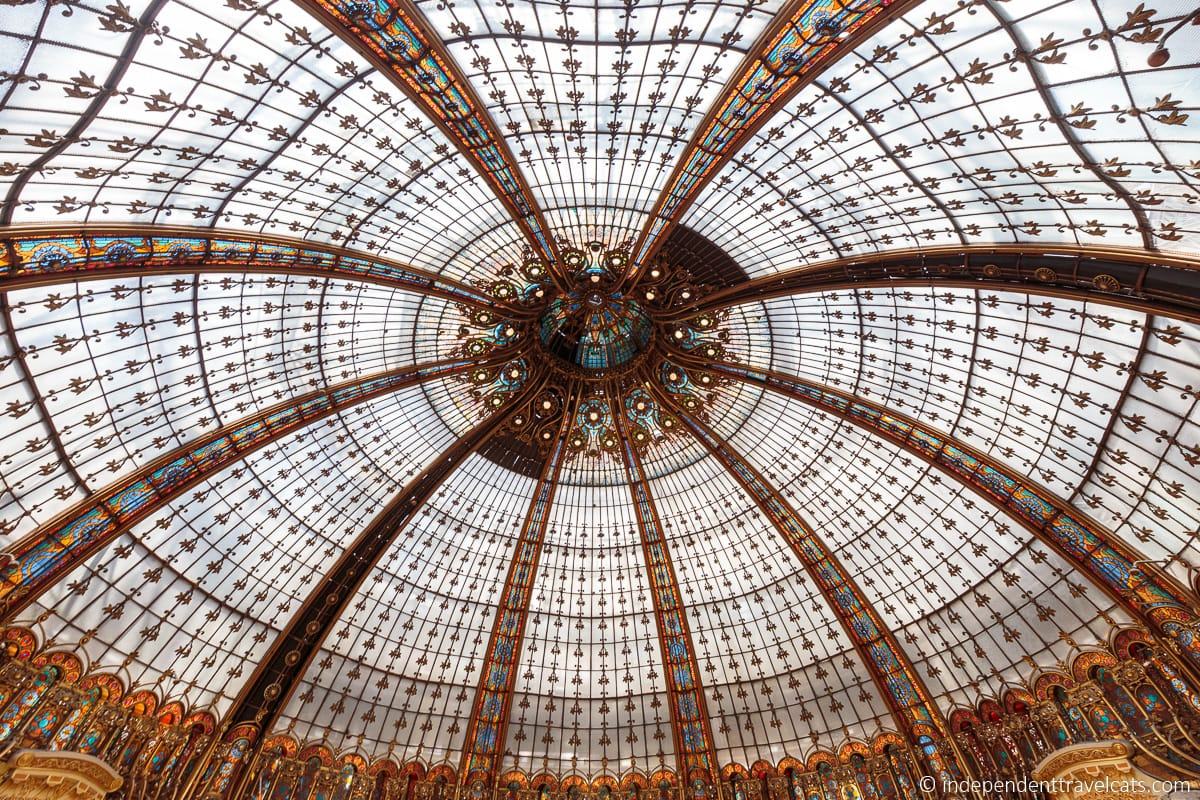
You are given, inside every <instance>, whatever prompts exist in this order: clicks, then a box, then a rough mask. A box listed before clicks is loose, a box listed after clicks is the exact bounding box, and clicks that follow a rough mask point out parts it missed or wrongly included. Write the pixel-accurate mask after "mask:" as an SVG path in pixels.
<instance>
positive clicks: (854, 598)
mask: <svg viewBox="0 0 1200 800" xmlns="http://www.w3.org/2000/svg"><path fill="white" fill-rule="evenodd" d="M646 385H647V386H648V387H649V389H650V392H651V394H652V395H654V397H655V399H656V401H657V402H659V403H661V404H662V406H663V408H664V409H666V410H668V412H669V413H670V414H671V415H672V416H674V417H676V418H677V419H678V420H679V421H680V422H681V423H682V424H683V426H684V427H685V428H687V429H688V430H689V431H690V432H691V434H692V435H693V436H694V437H695V438H696V439H697V440H698V441H699V442H700V443H701V444H702V445H703V446H704V447H705V449H707V450H708V452H709V453H711V454H712V456H713V457H714V458H715V459H716V460H717V461H718V463H720V464H721V466H723V467H724V468H725V469H726V470H727V471H728V472H729V474H730V475H732V476H733V478H734V479H735V480H736V481H737V482H738V484H739V485H740V486H741V487H742V488H743V489H744V490H745V491H746V493H747V494H748V495H750V498H751V499H752V500H754V502H755V504H756V505H757V506H758V507H759V509H761V511H762V513H763V515H764V516H765V517H766V518H767V519H768V520H770V522H771V524H772V525H774V526H775V528H776V530H777V531H778V532H779V535H780V536H781V537H783V540H784V541H785V542H786V543H787V544H788V546H789V547H790V548H791V549H792V552H793V553H795V554H796V558H797V560H799V561H800V563H801V564H802V565H803V566H804V569H805V571H806V572H807V573H808V575H809V577H810V578H811V579H812V581H813V583H815V584H816V586H817V590H818V591H820V593H821V596H822V597H823V598H824V599H825V604H826V605H827V606H829V609H830V610H831V611H832V612H833V613H834V615H835V616H836V617H837V618H838V621H839V622H840V623H841V624H842V628H843V630H844V631H845V632H846V636H847V638H849V640H850V642H851V643H852V644H853V645H854V649H855V650H856V651H858V656H859V658H860V660H861V661H862V662H863V664H864V665H865V666H866V667H867V669H868V670H870V672H871V677H872V679H873V680H874V682H875V689H876V691H877V692H879V693H880V694H881V695H882V696H883V700H884V702H885V703H887V706H888V709H889V711H890V712H891V715H892V720H893V722H894V724H895V725H896V729H897V730H898V731H901V732H902V733H903V734H904V735H905V736H906V738H907V740H908V742H909V744H910V746H911V747H912V748H913V750H914V751H915V752H916V753H918V754H920V757H921V759H922V761H923V763H924V765H925V767H926V769H928V770H929V774H930V775H933V776H935V777H937V778H938V779H940V780H941V782H942V783H943V784H945V783H946V782H947V781H950V780H959V779H961V778H962V777H963V775H965V774H967V773H966V772H965V770H964V768H963V765H962V764H961V763H960V762H959V761H958V759H957V758H956V755H955V752H954V749H953V748H954V743H953V740H952V737H951V735H950V729H949V727H948V726H947V725H946V719H945V717H944V716H943V715H942V713H941V712H940V710H939V709H938V707H937V704H936V703H934V701H933V698H932V696H931V695H930V693H929V689H928V688H926V686H925V684H924V682H922V681H921V678H920V677H919V676H918V675H917V671H916V669H915V668H914V667H913V664H912V662H911V661H909V659H908V656H907V655H906V654H905V653H904V650H903V648H902V647H901V646H900V643H899V642H897V641H896V637H895V636H893V635H892V632H891V631H890V630H889V629H888V626H887V625H886V624H885V623H884V621H883V619H882V618H881V617H880V616H879V614H878V612H876V611H875V608H874V607H873V606H872V605H871V603H870V601H869V600H867V597H866V595H864V594H863V592H862V589H860V588H859V587H858V584H857V583H855V581H854V578H853V577H851V575H850V573H849V572H848V571H847V570H846V568H845V567H843V566H842V564H841V562H840V561H838V559H837V556H835V555H834V554H833V551H832V550H830V549H829V547H828V546H827V545H826V544H825V542H824V541H823V540H822V539H821V537H820V536H818V535H817V533H816V532H815V531H814V530H813V528H812V526H811V525H809V524H808V522H806V521H805V520H804V518H803V517H801V516H800V514H799V513H797V511H796V510H795V509H794V508H793V507H792V505H791V503H789V502H788V501H787V499H786V498H785V497H784V496H783V493H782V492H780V491H778V490H777V489H776V488H775V487H774V486H772V485H771V483H770V482H769V481H768V480H767V479H766V478H765V477H763V475H762V473H761V472H759V471H758V470H756V469H755V468H754V467H752V466H751V465H750V464H749V462H747V461H746V459H744V458H743V457H742V456H741V455H740V454H738V452H737V451H736V450H734V449H733V447H732V446H730V444H729V443H728V442H726V441H725V440H724V439H723V438H722V437H720V436H718V435H717V434H716V433H714V432H713V430H712V429H711V428H709V427H708V426H707V425H705V424H704V423H703V422H702V421H700V420H699V419H698V418H696V417H695V416H694V415H692V414H690V413H688V412H687V411H686V410H685V409H684V408H683V406H682V405H681V404H679V403H677V402H675V400H674V398H672V397H671V396H670V395H669V394H668V393H666V392H663V391H661V390H660V389H659V388H658V383H657V382H656V381H654V380H648V381H646ZM922 736H927V737H929V738H930V740H932V744H930V743H928V742H925V741H924V740H922V738H921V737H922Z"/></svg>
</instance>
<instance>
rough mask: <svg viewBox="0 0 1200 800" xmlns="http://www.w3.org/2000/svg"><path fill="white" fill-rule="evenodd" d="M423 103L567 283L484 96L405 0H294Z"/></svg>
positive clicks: (555, 249) (542, 220)
mask: <svg viewBox="0 0 1200 800" xmlns="http://www.w3.org/2000/svg"><path fill="white" fill-rule="evenodd" d="M297 3H298V4H299V5H300V6H301V7H303V8H305V9H306V10H308V11H309V12H310V13H311V14H312V15H313V16H315V17H316V18H317V19H319V20H321V21H322V22H323V23H324V24H326V25H328V26H329V28H330V29H331V30H333V31H334V32H336V33H338V34H339V35H340V36H341V37H342V38H343V39H345V40H346V41H347V42H348V43H349V44H350V45H351V46H352V47H354V48H355V49H356V50H357V51H358V52H359V53H360V54H361V55H362V56H363V57H364V58H366V59H367V60H368V61H370V62H371V63H372V64H374V65H375V66H376V67H377V68H378V69H379V70H381V71H382V72H383V74H385V75H387V76H389V77H390V78H391V79H392V81H393V83H395V84H396V86H398V87H399V88H400V90H401V91H403V92H404V94H405V95H407V96H408V98H409V99H410V100H412V101H413V102H414V103H416V104H417V105H418V106H419V107H421V108H422V109H424V111H425V112H426V114H427V115H428V116H429V118H430V120H432V121H433V123H434V124H435V125H437V126H438V128H439V129H441V131H442V132H443V133H445V134H446V136H447V137H449V139H450V141H451V142H453V143H454V145H455V146H456V147H458V149H459V151H460V152H462V154H463V156H464V157H465V158H466V159H467V160H468V161H469V162H470V163H471V164H472V165H473V166H474V167H475V168H476V169H477V170H478V171H479V173H480V174H481V175H482V176H483V177H484V179H485V180H486V181H487V182H488V184H489V185H491V187H492V189H493V190H494V191H495V192H496V196H497V197H498V198H499V199H500V201H501V203H503V204H504V206H505V208H507V209H508V211H509V213H510V214H512V216H513V221H514V222H516V223H517V226H518V227H519V228H520V229H521V231H522V233H524V234H525V238H526V239H527V240H528V241H529V244H530V246H531V247H532V249H533V252H534V253H535V254H536V255H537V256H538V257H539V258H543V259H545V260H546V262H547V265H548V266H549V268H550V274H551V276H552V277H553V278H554V280H555V282H556V283H558V285H559V288H565V286H566V281H565V280H564V278H563V273H562V262H561V260H560V258H559V254H558V247H557V245H556V244H555V242H554V239H553V237H552V235H551V233H550V228H549V226H548V225H547V224H546V221H545V218H544V217H543V215H542V210H541V209H540V208H539V207H538V204H537V201H536V200H535V199H534V196H533V191H532V190H531V189H530V188H529V184H528V182H526V180H525V178H524V176H522V174H521V170H520V168H519V167H518V166H517V161H516V159H515V158H514V157H513V154H512V151H511V150H509V148H508V144H507V142H505V140H504V137H503V136H502V135H501V134H500V131H499V130H498V129H497V128H496V125H495V123H494V122H493V120H492V118H491V116H489V115H488V113H487V110H486V108H485V107H484V104H483V102H482V101H481V100H480V99H479V97H478V95H476V93H475V90H474V89H473V88H472V87H471V83H470V81H468V80H467V78H466V76H465V75H463V73H462V71H461V70H460V69H459V68H458V65H457V64H456V63H455V62H454V59H453V58H451V56H450V53H449V51H448V50H447V49H446V46H445V44H444V43H443V42H442V41H441V39H440V38H439V37H438V36H437V34H435V33H434V32H433V29H432V26H430V25H429V23H428V22H426V21H425V19H424V17H423V16H422V15H421V12H420V11H419V10H418V9H417V7H416V6H415V5H414V4H413V3H412V2H410V0H388V2H378V3H371V4H369V7H368V4H364V3H360V2H355V0H297Z"/></svg>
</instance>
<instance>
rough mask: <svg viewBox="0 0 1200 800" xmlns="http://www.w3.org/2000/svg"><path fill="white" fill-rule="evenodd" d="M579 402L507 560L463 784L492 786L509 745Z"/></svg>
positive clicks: (571, 408) (572, 405)
mask: <svg viewBox="0 0 1200 800" xmlns="http://www.w3.org/2000/svg"><path fill="white" fill-rule="evenodd" d="M578 402H579V396H578V394H576V395H575V396H573V397H572V398H571V399H570V400H569V401H568V402H567V404H566V405H565V406H564V412H563V418H562V421H561V422H560V423H559V427H558V433H557V435H556V437H555V439H554V443H553V444H552V445H551V447H550V452H549V454H548V455H547V456H546V461H545V463H544V464H543V465H542V472H541V475H540V476H539V478H538V485H537V490H536V491H535V493H534V495H533V501H532V502H531V503H530V504H529V511H528V512H527V513H526V514H525V522H524V524H523V525H522V526H521V534H520V536H519V537H518V538H517V543H516V545H515V547H514V548H513V558H512V561H511V562H510V563H509V565H508V575H507V576H506V577H505V579H504V589H503V590H502V591H501V594H500V603H499V606H498V607H497V609H496V621H495V622H494V623H493V625H492V634H491V637H490V638H489V639H488V644H487V650H486V651H485V655H484V658H483V670H482V671H481V673H480V676H479V688H478V690H477V691H476V693H475V703H474V705H473V706H472V712H471V719H470V722H469V723H468V724H467V738H466V740H465V741H466V744H465V745H464V747H463V757H462V764H461V765H460V768H459V775H460V776H461V781H462V782H461V785H462V786H470V785H471V784H472V783H474V782H475V781H483V783H484V785H486V786H491V785H492V783H493V781H494V780H495V778H496V775H497V773H498V771H499V766H500V756H501V748H502V747H504V741H505V735H506V732H507V730H508V720H509V711H510V709H511V706H512V694H513V682H514V681H515V680H516V677H517V660H518V658H519V656H520V653H521V644H522V642H523V640H524V638H525V621H526V619H527V617H528V615H529V598H530V597H531V596H532V594H533V580H534V576H535V575H537V568H538V562H539V561H540V560H541V556H542V543H543V542H544V541H545V538H546V528H547V526H549V524H550V508H551V506H552V505H553V504H554V495H555V493H556V491H557V490H558V479H559V475H560V474H561V472H562V466H563V461H564V460H565V459H566V457H567V444H566V439H567V432H568V431H569V430H570V427H571V424H572V423H573V422H574V419H575V409H576V407H577V406H578Z"/></svg>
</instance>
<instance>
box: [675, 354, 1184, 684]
mask: <svg viewBox="0 0 1200 800" xmlns="http://www.w3.org/2000/svg"><path fill="white" fill-rule="evenodd" d="M685 359H686V356H684V357H683V358H682V359H681V360H685ZM704 368H705V369H707V370H709V371H712V372H714V373H716V374H718V375H721V376H725V377H729V378H733V379H736V380H739V381H743V382H745V383H749V384H752V385H756V386H762V387H764V388H767V389H770V390H772V391H775V392H779V393H781V394H784V395H787V396H788V397H793V398H795V399H797V400H800V401H801V402H803V403H806V404H808V405H811V406H813V407H815V408H818V409H820V410H821V411H824V412H826V413H829V414H832V415H834V416H836V417H838V418H840V419H844V420H846V421H848V422H852V423H854V424H856V425H858V426H860V427H862V428H865V429H866V430H868V431H870V432H872V433H874V434H876V435H878V436H880V437H881V438H883V439H885V440H886V441H888V442H891V443H892V444H895V445H898V446H900V447H902V448H904V449H905V450H906V451H908V452H910V453H912V454H913V455H915V456H917V457H919V458H921V459H922V460H924V461H926V462H928V463H930V464H931V465H933V466H935V467H937V468H938V469H939V470H941V471H942V472H944V473H946V474H948V475H950V476H951V477H953V478H954V479H955V480H958V481H960V482H962V483H963V484H964V485H966V486H968V487H970V488H971V489H973V490H975V491H977V492H979V493H980V494H982V495H983V496H984V497H986V498H988V499H989V500H991V501H992V502H994V503H995V504H996V505H997V506H998V507H999V508H1001V509H1003V510H1004V511H1005V512H1006V513H1007V514H1008V515H1009V516H1010V517H1011V518H1012V519H1013V520H1015V521H1016V522H1017V523H1019V524H1020V525H1021V526H1022V527H1024V528H1025V529H1026V530H1028V531H1029V532H1030V533H1031V534H1032V535H1033V536H1034V537H1035V538H1036V539H1038V540H1039V541H1041V542H1042V543H1044V544H1045V545H1046V546H1048V547H1050V548H1051V549H1053V550H1054V551H1055V552H1057V553H1058V554H1059V555H1060V556H1062V557H1063V558H1064V559H1065V560H1066V561H1067V563H1069V564H1071V565H1072V566H1074V567H1075V568H1076V569H1078V570H1079V571H1080V572H1082V573H1083V574H1085V575H1087V576H1088V577H1089V578H1090V579H1091V581H1092V582H1093V583H1094V584H1095V585H1096V586H1098V587H1099V588H1100V589H1102V590H1103V591H1104V592H1105V593H1107V594H1108V595H1109V596H1111V597H1112V598H1113V600H1115V601H1116V602H1117V603H1119V604H1120V605H1121V606H1123V607H1124V608H1125V609H1126V610H1127V611H1129V613H1130V614H1132V615H1133V617H1134V619H1136V620H1138V621H1139V622H1141V623H1142V624H1143V625H1145V626H1146V627H1147V628H1148V629H1149V630H1151V631H1153V632H1154V634H1155V635H1156V636H1157V637H1158V638H1159V639H1160V640H1161V641H1162V642H1163V644H1164V645H1166V647H1167V649H1168V650H1170V651H1171V652H1172V653H1174V654H1175V655H1176V656H1177V657H1178V658H1179V661H1180V663H1181V665H1182V666H1183V667H1184V668H1185V669H1186V670H1187V671H1188V673H1189V674H1191V675H1192V676H1196V675H1200V635H1198V632H1200V615H1197V613H1196V609H1197V607H1200V604H1198V603H1197V601H1196V598H1195V597H1193V596H1192V595H1191V593H1190V592H1188V590H1186V589H1184V588H1183V587H1181V586H1179V585H1178V584H1177V583H1176V582H1175V581H1174V580H1173V579H1172V578H1171V577H1170V576H1168V575H1167V574H1166V573H1164V572H1163V571H1162V570H1161V569H1159V568H1158V567H1157V566H1155V565H1154V564H1152V563H1150V562H1149V561H1147V559H1146V558H1145V557H1144V556H1142V555H1141V554H1140V553H1138V552H1137V551H1136V550H1135V549H1134V548H1133V547H1131V546H1129V545H1127V544H1125V543H1124V542H1121V541H1120V540H1118V539H1117V537H1116V536H1115V535H1114V534H1113V533H1112V532H1111V531H1108V530H1106V529H1105V528H1104V527H1102V526H1101V525H1100V524H1099V523H1098V522H1096V521H1095V520H1092V519H1091V518H1090V517H1088V516H1087V515H1085V514H1083V513H1081V512H1080V511H1079V510H1078V509H1075V508H1073V507H1072V506H1071V505H1070V504H1069V503H1067V502H1066V501H1064V500H1063V499H1062V498H1060V497H1058V496H1057V495H1055V494H1054V493H1053V492H1051V491H1049V490H1048V489H1046V488H1044V487H1042V486H1039V485H1038V484H1036V483H1035V482H1034V481H1031V480H1029V479H1028V478H1026V477H1024V476H1021V475H1019V474H1017V473H1016V472H1014V471H1013V470H1011V469H1009V468H1007V467H1005V466H1004V465H1002V464H1000V463H998V462H997V461H995V460H994V459H992V458H990V457H989V456H987V455H986V454H984V453H982V452H980V451H978V450H976V449H975V448H973V447H970V446H969V445H967V444H965V443H963V442H961V441H958V440H957V439H955V438H954V437H953V436H948V435H947V434H945V433H942V432H940V431H937V430H935V429H934V428H932V427H930V426H928V425H926V424H924V423H922V422H920V421H919V420H916V419H913V418H911V417H908V416H905V415H903V414H899V413H896V412H894V411H892V410H891V409H889V408H886V407H884V406H881V405H879V404H877V403H873V402H871V401H869V400H865V399H863V398H861V397H857V396H854V395H849V394H846V393H844V392H840V391H838V390H836V389H832V388H830V387H828V386H822V385H819V384H816V383H813V382H811V381H807V380H804V379H802V378H798V377H794V376H789V375H784V374H782V373H779V372H773V371H765V370H757V369H749V368H746V367H743V366H740V365H735V364H731V363H728V362H710V363H708V364H706V365H705V366H704Z"/></svg>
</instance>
